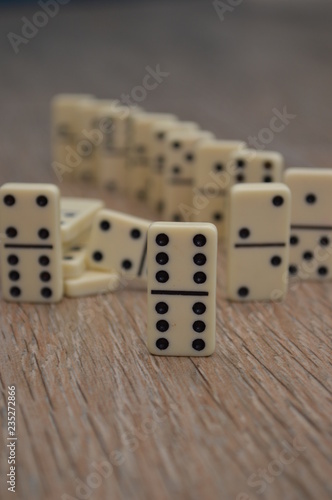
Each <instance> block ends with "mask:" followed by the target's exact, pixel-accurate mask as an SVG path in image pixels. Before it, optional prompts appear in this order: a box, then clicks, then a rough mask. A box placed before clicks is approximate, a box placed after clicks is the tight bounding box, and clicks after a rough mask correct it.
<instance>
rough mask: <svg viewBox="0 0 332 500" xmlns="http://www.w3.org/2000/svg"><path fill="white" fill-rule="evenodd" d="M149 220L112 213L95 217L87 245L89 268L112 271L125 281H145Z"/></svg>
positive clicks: (107, 211)
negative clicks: (137, 279)
mask: <svg viewBox="0 0 332 500" xmlns="http://www.w3.org/2000/svg"><path fill="white" fill-rule="evenodd" d="M150 224H151V221H148V220H145V219H139V218H138V217H134V216H131V215H127V214H123V213H121V212H116V211H114V210H100V211H99V212H98V214H97V215H96V216H95V219H94V222H93V227H92V232H91V237H90V241H89V244H88V267H89V268H90V269H95V270H103V271H115V272H117V273H119V274H121V275H123V276H125V277H126V278H127V279H128V280H130V279H136V278H141V279H146V273H147V270H146V238H147V230H148V227H149V225H150Z"/></svg>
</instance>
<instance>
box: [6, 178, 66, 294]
mask: <svg viewBox="0 0 332 500" xmlns="http://www.w3.org/2000/svg"><path fill="white" fill-rule="evenodd" d="M0 199H1V209H0V233H1V282H2V294H3V298H4V299H5V300H8V301H14V302H41V303H43V302H57V301H59V300H60V299H61V298H62V296H63V277H62V266H61V258H62V249H61V235H60V193H59V190H58V188H57V187H56V186H53V185H50V184H19V183H17V184H16V183H11V184H5V185H3V186H2V187H1V188H0Z"/></svg>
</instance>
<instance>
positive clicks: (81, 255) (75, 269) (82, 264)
mask: <svg viewBox="0 0 332 500" xmlns="http://www.w3.org/2000/svg"><path fill="white" fill-rule="evenodd" d="M86 255H87V254H86V249H85V248H84V247H81V246H73V247H71V248H69V249H68V250H67V251H65V252H64V254H63V257H62V271H63V278H64V279H72V278H78V277H79V276H81V275H82V274H83V273H84V271H85V269H86Z"/></svg>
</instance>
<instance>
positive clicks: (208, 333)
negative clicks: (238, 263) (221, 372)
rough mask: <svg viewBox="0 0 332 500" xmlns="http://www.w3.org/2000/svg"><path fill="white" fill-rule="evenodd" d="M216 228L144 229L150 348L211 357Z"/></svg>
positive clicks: (193, 225)
mask: <svg viewBox="0 0 332 500" xmlns="http://www.w3.org/2000/svg"><path fill="white" fill-rule="evenodd" d="M217 244H218V238H217V230H216V227H215V226H214V225H212V224H205V223H181V222H180V223H178V222H177V223H173V222H155V223H153V224H151V226H150V228H149V231H148V269H149V270H148V349H149V351H150V353H151V354H157V355H163V356H209V355H211V354H212V353H213V352H214V349H215V329H216V273H217Z"/></svg>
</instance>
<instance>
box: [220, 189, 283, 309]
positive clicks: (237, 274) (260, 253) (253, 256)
mask: <svg viewBox="0 0 332 500" xmlns="http://www.w3.org/2000/svg"><path fill="white" fill-rule="evenodd" d="M229 203H230V205H229V211H230V213H229V239H228V255H227V258H228V262H227V297H228V298H229V299H231V300H239V301H245V300H246V301H253V300H267V301H268V300H273V301H276V300H281V299H283V298H284V296H285V294H286V292H287V286H288V280H287V276H288V260H289V231H290V208H291V206H290V205H291V194H290V190H289V189H288V187H287V186H285V185H284V184H279V183H273V184H248V185H242V186H234V187H233V188H232V190H231V193H230V199H229Z"/></svg>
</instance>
